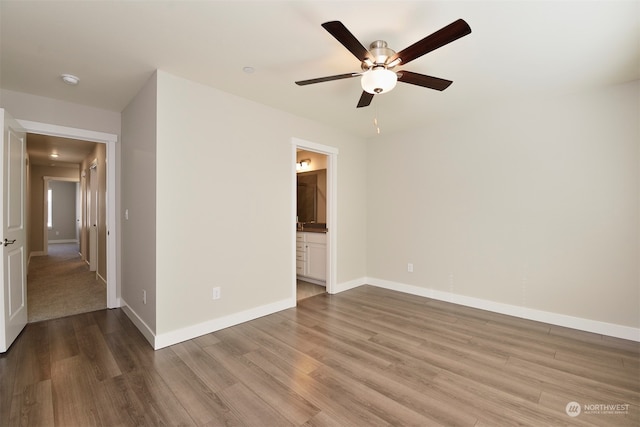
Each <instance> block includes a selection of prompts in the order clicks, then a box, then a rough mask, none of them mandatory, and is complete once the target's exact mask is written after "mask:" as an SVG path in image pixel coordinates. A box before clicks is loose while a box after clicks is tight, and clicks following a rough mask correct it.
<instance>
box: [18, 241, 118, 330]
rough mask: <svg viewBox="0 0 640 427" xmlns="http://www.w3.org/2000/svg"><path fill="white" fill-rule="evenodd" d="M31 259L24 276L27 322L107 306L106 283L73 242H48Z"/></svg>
mask: <svg viewBox="0 0 640 427" xmlns="http://www.w3.org/2000/svg"><path fill="white" fill-rule="evenodd" d="M48 252H49V255H46V256H39V257H33V258H31V263H30V264H29V272H28V275H27V309H28V313H29V323H33V322H39V321H41V320H47V319H55V318H59V317H64V316H69V315H72V314H78V313H86V312H89V311H95V310H100V309H104V308H106V307H107V302H106V301H107V295H106V285H105V284H104V282H103V281H102V280H100V279H97V278H96V274H95V272H93V271H89V266H88V265H87V263H86V262H84V261H83V260H82V259H81V258H80V255H79V253H78V245H77V244H75V243H57V244H51V245H49V250H48Z"/></svg>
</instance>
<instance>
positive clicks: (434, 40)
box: [387, 19, 471, 65]
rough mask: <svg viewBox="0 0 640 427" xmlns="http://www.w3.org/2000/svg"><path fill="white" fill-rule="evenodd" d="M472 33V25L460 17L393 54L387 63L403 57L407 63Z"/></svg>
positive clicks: (402, 59) (403, 60)
mask: <svg viewBox="0 0 640 427" xmlns="http://www.w3.org/2000/svg"><path fill="white" fill-rule="evenodd" d="M470 33H471V27H469V24H467V23H466V22H465V21H464V20H463V19H458V20H457V21H455V22H452V23H451V24H449V25H447V26H446V27H444V28H441V29H439V30H438V31H436V32H435V33H433V34H431V35H429V36H427V37H425V38H423V39H422V40H420V41H418V42H416V43H414V44H412V45H411V46H409V47H407V48H406V49H403V50H401V51H400V52H398V53H396V54H395V55H392V56H391V57H390V58H389V59H388V60H387V64H390V63H392V62H393V61H395V60H396V59H398V58H400V59H401V61H402V62H401V65H403V64H407V63H408V62H410V61H413V60H414V59H416V58H419V57H421V56H422V55H424V54H425V53H429V52H431V51H433V50H436V49H438V48H439V47H442V46H444V45H446V44H449V43H451V42H452V41H455V40H458V39H459V38H460V37H464V36H466V35H467V34H470Z"/></svg>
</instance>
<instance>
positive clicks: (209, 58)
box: [0, 0, 640, 137]
mask: <svg viewBox="0 0 640 427" xmlns="http://www.w3.org/2000/svg"><path fill="white" fill-rule="evenodd" d="M458 18H462V19H464V20H466V21H467V22H468V23H469V25H470V26H471V29H472V33H471V34H470V35H468V36H466V37H463V38H462V39H459V40H457V41H455V42H453V43H451V44H449V45H446V46H444V47H442V48H440V49H438V50H436V51H434V52H431V53H429V54H427V55H425V56H423V57H421V58H418V59H416V60H415V61H413V62H411V63H410V64H408V65H407V66H406V67H404V69H407V70H410V71H414V72H418V73H423V74H428V75H433V76H436V77H441V78H445V79H449V80H453V82H454V83H453V84H452V85H451V87H449V88H448V89H447V90H445V91H444V92H438V91H434V90H429V89H425V88H421V87H417V86H413V85H407V84H402V83H399V84H398V86H397V87H396V88H395V89H394V90H393V91H392V92H390V93H388V94H384V95H378V96H376V97H375V98H374V100H373V102H372V104H371V106H370V107H367V108H361V109H356V108H355V106H356V103H357V101H358V98H359V96H360V94H361V91H362V90H361V88H360V84H359V78H353V79H345V80H339V81H333V82H326V83H320V84H316V85H311V86H304V87H300V86H297V85H295V84H294V81H296V80H304V79H310V78H315V77H323V76H327V75H334V74H342V73H347V72H351V71H358V70H359V62H358V60H356V59H355V58H354V57H353V56H352V55H351V54H350V53H349V52H348V51H347V50H346V49H345V48H344V47H343V46H342V45H341V44H339V43H338V42H337V41H336V40H335V39H334V38H333V37H332V36H331V35H329V33H327V32H326V31H325V30H324V29H323V28H322V27H321V24H322V23H323V22H326V21H331V20H339V21H342V22H343V24H344V25H346V27H347V28H348V29H349V30H350V31H351V32H352V33H353V34H354V35H355V36H356V37H357V38H358V39H359V40H360V41H361V43H362V44H363V45H365V46H367V47H368V45H369V43H370V42H372V41H373V40H377V39H383V40H386V41H387V42H388V43H389V47H391V48H392V49H394V50H396V51H399V50H402V49H404V48H405V47H407V46H408V45H410V44H412V43H414V42H416V41H418V40H420V39H422V38H423V37H425V36H426V35H428V34H431V33H432V32H434V31H436V30H438V29H440V28H441V27H443V26H445V25H447V24H449V23H451V22H453V21H454V20H456V19H458ZM639 23H640V2H638V1H615V2H614V1H553V2H552V1H532V2H527V1H512V2H509V1H466V2H465V1H413V2H410V1H350V2H349V1H339V2H338V1H251V2H249V1H199V2H194V1H126V2H125V1H82V2H76V1H65V2H62V1H45V2H34V1H7V0H1V1H0V40H1V42H0V52H1V53H0V86H1V87H2V88H4V89H9V90H14V91H19V92H27V93H31V94H36V95H41V96H46V97H51V98H57V99H62V100H65V101H70V102H75V103H79V104H84V105H89V106H93V107H98V108H103V109H108V110H113V111H118V112H119V111H122V110H123V108H124V107H125V106H126V105H127V104H128V102H129V101H130V100H131V99H132V97H133V96H134V95H135V94H136V92H137V91H138V90H139V89H140V87H141V86H142V85H143V84H144V82H145V81H146V80H147V79H148V78H149V77H150V76H151V74H152V73H153V71H154V70H155V69H162V70H164V71H167V72H169V73H171V74H174V75H177V76H181V77H184V78H187V79H190V80H193V81H196V82H200V83H203V84H206V85H210V86H213V87H216V88H219V89H221V90H224V91H227V92H230V93H233V94H236V95H238V96H241V97H244V98H248V99H252V100H255V101H257V102H260V103H263V104H267V105H270V106H273V107H275V108H278V109H282V110H285V111H289V112H291V113H293V114H296V115H299V116H303V117H307V118H310V119H314V120H317V121H320V122H323V123H326V124H329V125H332V126H336V127H340V128H343V129H346V130H348V131H350V132H352V133H354V134H357V135H361V136H364V137H367V136H372V135H374V134H375V129H374V126H373V124H372V121H373V118H374V116H376V115H377V116H378V119H379V122H380V125H381V129H382V131H383V132H393V131H397V130H400V129H403V128H411V127H416V126H423V125H425V123H428V122H430V121H437V120H441V119H442V118H444V117H451V116H453V115H456V114H459V113H460V112H466V111H468V110H477V109H483V108H486V107H487V106H489V105H491V104H493V103H498V102H502V101H504V100H508V99H512V98H520V99H522V98H526V97H538V96H545V94H548V93H551V94H558V93H569V92H572V91H578V90H588V89H590V88H597V87H602V86H606V85H613V84H619V83H624V82H629V81H632V80H636V79H639V78H640V24H639ZM245 66H251V67H253V68H254V69H255V72H254V73H252V74H247V73H244V72H243V71H242V69H243V67H245ZM399 68H400V69H403V67H399ZM62 73H72V74H75V75H77V76H79V77H80V79H81V81H80V84H79V85H78V86H77V87H69V86H66V85H64V84H63V83H62V82H61V80H60V77H59V76H60V74H62Z"/></svg>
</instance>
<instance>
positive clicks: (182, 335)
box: [152, 298, 296, 350]
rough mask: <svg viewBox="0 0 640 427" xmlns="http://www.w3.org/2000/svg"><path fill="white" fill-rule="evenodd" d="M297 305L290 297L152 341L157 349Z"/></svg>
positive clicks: (157, 336)
mask: <svg viewBox="0 0 640 427" xmlns="http://www.w3.org/2000/svg"><path fill="white" fill-rule="evenodd" d="M295 306H296V299H295V298H288V299H285V300H282V301H276V302H274V303H271V304H266V305H263V306H260V307H255V308H252V309H249V310H245V311H241V312H239V313H234V314H230V315H228V316H224V317H220V318H218V319H212V320H208V321H206V322H202V323H199V324H196V325H192V326H187V327H186V328H181V329H176V330H174V331H170V332H166V333H163V334H158V335H156V336H155V342H154V343H152V345H153V348H154V349H155V350H159V349H161V348H164V347H168V346H170V345H173V344H178V343H180V342H183V341H187V340H190V339H193V338H196V337H199V336H202V335H206V334H209V333H211V332H215V331H219V330H221V329H224V328H228V327H230V326H234V325H239V324H240V323H244V322H248V321H249V320H254V319H257V318H259V317H263V316H267V315H269V314H273V313H277V312H278V311H282V310H286V309H288V308H292V307H295Z"/></svg>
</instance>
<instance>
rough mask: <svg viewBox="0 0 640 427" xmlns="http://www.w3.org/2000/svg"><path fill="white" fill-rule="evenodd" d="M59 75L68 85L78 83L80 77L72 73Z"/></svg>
mask: <svg viewBox="0 0 640 427" xmlns="http://www.w3.org/2000/svg"><path fill="white" fill-rule="evenodd" d="M60 77H61V78H62V81H63V82H65V83H66V84H68V85H69V86H75V85H77V84H78V83H80V78H78V77H76V76H74V75H73V74H62V75H61V76H60Z"/></svg>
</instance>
